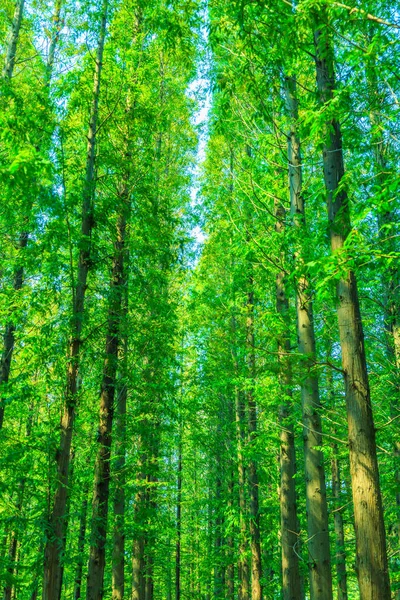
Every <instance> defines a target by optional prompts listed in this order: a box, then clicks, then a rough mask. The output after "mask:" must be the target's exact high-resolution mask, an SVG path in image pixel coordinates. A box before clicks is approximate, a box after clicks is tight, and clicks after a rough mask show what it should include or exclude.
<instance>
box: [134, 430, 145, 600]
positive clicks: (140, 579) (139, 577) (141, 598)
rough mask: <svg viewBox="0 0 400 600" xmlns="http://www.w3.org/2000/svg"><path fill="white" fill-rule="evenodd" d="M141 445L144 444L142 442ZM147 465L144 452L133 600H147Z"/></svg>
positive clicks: (137, 507) (137, 504)
mask: <svg viewBox="0 0 400 600" xmlns="http://www.w3.org/2000/svg"><path fill="white" fill-rule="evenodd" d="M141 443H143V442H142V441H141ZM146 464H147V456H146V455H145V454H144V452H142V454H141V457H140V460H139V463H138V479H139V488H138V491H137V493H136V497H135V509H134V515H135V518H134V522H135V523H136V524H137V531H136V533H135V535H134V540H133V549H132V594H131V600H145V585H144V584H145V579H144V571H145V557H144V553H145V547H146V539H145V535H144V517H145V512H146V507H145V496H146V495H145V491H144V481H145V474H144V469H145V465H146Z"/></svg>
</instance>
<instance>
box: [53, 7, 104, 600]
mask: <svg viewBox="0 0 400 600" xmlns="http://www.w3.org/2000/svg"><path fill="white" fill-rule="evenodd" d="M107 9H108V0H104V1H103V7H102V15H101V23H100V34H99V43H98V48H97V56H96V63H95V73H94V84H93V101H92V107H91V115H90V123H89V132H88V146H87V159H86V174H85V184H84V190H83V201H82V226H81V227H82V245H81V250H80V254H79V264H78V273H77V283H76V288H75V290H74V291H73V321H72V328H71V338H70V341H69V349H68V354H69V356H68V364H67V384H66V389H65V396H64V406H63V415H62V418H61V424H60V428H61V436H60V447H59V450H58V452H57V455H56V461H57V488H56V492H55V495H54V502H53V506H52V509H51V514H50V517H49V532H48V536H47V542H46V547H45V561H44V582H43V600H59V598H60V593H61V585H62V565H61V557H62V555H63V550H64V548H63V540H64V537H65V533H64V532H65V527H66V505H67V495H68V476H69V466H70V453H71V442H72V432H73V425H74V420H75V408H76V402H77V390H78V375H79V363H80V350H81V345H82V340H81V332H82V325H83V317H84V302H85V293H86V285H87V277H88V273H89V268H90V250H91V242H90V240H91V233H92V227H93V196H94V187H95V150H96V133H97V120H98V110H99V98H100V82H101V70H102V65H103V50H104V40H105V36H106V23H107Z"/></svg>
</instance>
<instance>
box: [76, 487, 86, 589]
mask: <svg viewBox="0 0 400 600" xmlns="http://www.w3.org/2000/svg"><path fill="white" fill-rule="evenodd" d="M88 493H89V486H88V484H85V486H84V488H83V494H82V496H83V500H82V508H81V514H80V518H79V536H78V552H77V554H78V564H77V566H76V573H75V581H74V600H79V598H80V597H81V594H82V574H83V562H84V561H83V553H84V550H85V537H86V523H87V509H88Z"/></svg>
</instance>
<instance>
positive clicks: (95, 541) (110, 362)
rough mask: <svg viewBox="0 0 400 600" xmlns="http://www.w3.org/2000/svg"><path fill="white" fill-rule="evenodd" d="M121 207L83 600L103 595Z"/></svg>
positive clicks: (121, 287)
mask: <svg viewBox="0 0 400 600" xmlns="http://www.w3.org/2000/svg"><path fill="white" fill-rule="evenodd" d="M121 200H122V204H124V203H127V198H126V194H123V197H122V198H121ZM121 211H122V212H121V215H119V217H118V221H117V232H116V241H115V243H114V257H113V267H112V280H111V286H110V301H109V302H110V304H109V310H108V324H107V337H106V349H105V350H106V356H105V359H104V365H103V381H102V385H101V394H100V415H99V431H98V437H97V441H98V444H99V446H98V451H97V458H96V467H95V476H94V490H93V501H92V527H91V546H90V555H89V565H88V579H87V590H86V600H101V599H102V597H103V579H104V569H105V543H106V536H107V515H108V498H109V485H110V459H111V434H112V425H113V411H114V395H115V388H116V376H117V366H118V349H119V343H120V321H121V307H122V297H123V290H124V287H125V284H126V281H125V273H124V270H125V265H124V262H125V261H124V258H125V256H124V255H125V233H126V216H125V207H124V206H122V208H121Z"/></svg>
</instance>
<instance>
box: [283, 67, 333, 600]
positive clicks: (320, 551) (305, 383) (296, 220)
mask: <svg viewBox="0 0 400 600" xmlns="http://www.w3.org/2000/svg"><path fill="white" fill-rule="evenodd" d="M286 99H287V105H288V108H289V113H290V117H291V121H292V127H291V130H290V131H289V133H288V163H289V191H290V206H291V214H292V218H293V224H294V226H295V228H296V229H297V233H298V239H299V240H303V239H306V233H307V232H306V229H305V207H304V200H303V196H302V165H301V148H300V140H299V137H298V135H297V132H296V125H297V120H298V111H297V97H296V82H295V80H294V79H290V78H287V79H286ZM295 264H296V267H297V269H298V271H299V273H300V275H299V277H298V280H297V291H296V315H297V342H298V349H299V354H300V356H301V357H302V367H303V370H304V373H305V374H306V375H305V376H304V377H303V379H302V381H301V400H302V413H303V441H304V474H305V480H306V511H307V535H308V542H307V547H308V565H309V579H310V597H311V600H332V598H333V596H332V575H331V559H330V545H329V523H328V505H327V500H326V485H325V471H324V455H323V453H322V451H321V450H319V449H318V448H320V447H321V446H322V424H321V416H320V411H321V402H320V396H319V386H318V377H317V375H316V373H315V370H313V367H314V363H315V360H316V348H315V333H314V320H313V305H312V300H311V292H310V289H309V283H308V279H307V273H306V271H305V266H304V260H303V256H302V248H301V245H300V247H299V248H298V249H297V251H296V252H295Z"/></svg>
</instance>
